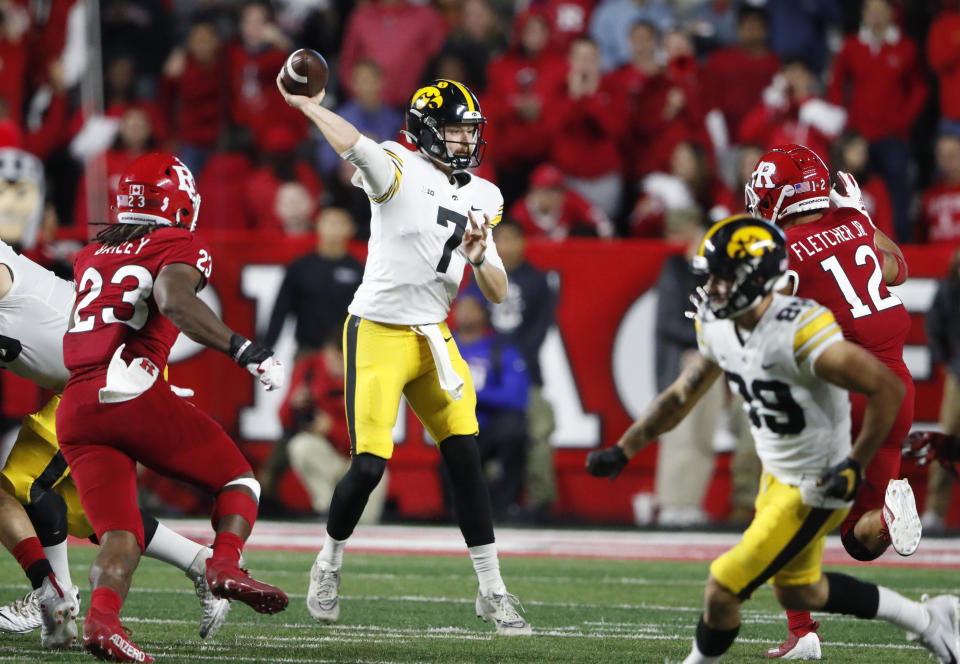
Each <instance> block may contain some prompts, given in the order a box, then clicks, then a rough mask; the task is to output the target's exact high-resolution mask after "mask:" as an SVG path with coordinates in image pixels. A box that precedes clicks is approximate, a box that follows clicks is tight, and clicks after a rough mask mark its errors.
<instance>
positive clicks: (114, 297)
mask: <svg viewBox="0 0 960 664" xmlns="http://www.w3.org/2000/svg"><path fill="white" fill-rule="evenodd" d="M172 263H186V264H187V265H192V266H194V267H196V268H197V269H198V270H200V272H201V273H203V281H202V282H201V288H202V287H203V285H205V284H206V280H207V279H208V278H209V277H210V272H211V271H212V269H213V259H212V257H211V256H210V250H209V248H208V247H207V245H206V243H204V242H203V240H201V239H200V238H199V237H197V235H196V234H195V233H192V232H191V231H190V230H189V229H187V228H182V227H178V226H171V227H163V228H158V229H157V230H155V231H153V232H151V233H148V234H147V235H145V236H144V237H142V238H139V239H137V240H134V241H133V242H124V243H121V244H119V245H113V246H106V245H102V244H97V243H94V244H90V245H87V246H86V247H84V248H83V249H82V250H81V251H80V253H78V254H77V257H76V260H75V262H74V266H73V267H74V275H75V277H76V280H77V287H76V288H77V299H76V304H75V311H74V315H73V327H72V328H71V329H70V330H69V331H68V332H67V333H66V334H65V335H64V338H63V359H64V363H65V364H66V365H67V369H69V370H70V380H71V381H73V380H75V379H77V378H82V377H86V376H90V377H92V376H95V375H99V374H101V373H105V372H106V370H107V366H108V365H109V364H110V359H111V358H112V357H113V354H114V352H115V351H116V350H117V348H119V347H120V345H121V344H126V348H124V351H123V356H124V357H126V358H127V359H128V361H129V359H130V358H134V357H145V358H147V359H148V360H150V361H151V362H153V363H154V365H156V366H157V367H160V368H161V369H162V368H163V367H165V366H166V365H167V357H168V356H169V355H170V347H171V346H173V343H174V342H175V341H176V339H177V335H178V334H179V333H180V331H179V330H178V329H177V327H176V326H175V325H174V324H173V323H172V322H171V321H170V319H168V318H167V317H166V316H164V315H163V314H161V313H160V311H159V310H158V308H157V303H156V301H155V300H154V299H153V284H154V282H155V281H156V278H157V276H158V275H159V274H160V270H161V269H163V267H164V266H166V265H170V264H172Z"/></svg>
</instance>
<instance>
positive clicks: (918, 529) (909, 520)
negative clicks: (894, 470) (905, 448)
mask: <svg viewBox="0 0 960 664" xmlns="http://www.w3.org/2000/svg"><path fill="white" fill-rule="evenodd" d="M883 520H884V523H886V525H887V533H888V534H889V535H890V544H892V545H893V550H894V551H896V552H897V553H899V554H900V555H901V556H909V555H910V554H912V553H913V552H914V551H916V550H917V547H918V546H920V535H921V533H922V532H923V527H922V526H921V525H920V515H919V514H917V501H916V500H915V499H914V497H913V489H912V488H911V487H910V483H909V482H908V481H907V480H890V482H889V483H888V484H887V493H886V495H885V496H884V500H883Z"/></svg>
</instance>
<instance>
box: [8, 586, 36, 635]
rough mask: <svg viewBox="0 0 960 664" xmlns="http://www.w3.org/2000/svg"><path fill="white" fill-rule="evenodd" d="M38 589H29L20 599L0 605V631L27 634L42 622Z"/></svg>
mask: <svg viewBox="0 0 960 664" xmlns="http://www.w3.org/2000/svg"><path fill="white" fill-rule="evenodd" d="M39 592H40V589H39V588H37V589H36V590H31V591H30V592H28V593H27V594H26V595H24V596H23V597H21V598H20V599H17V600H14V601H12V602H10V603H9V604H7V605H6V606H0V632H6V633H8V634H29V633H30V632H32V631H33V630H35V629H37V628H38V627H40V625H42V624H43V618H42V617H41V615H40V600H39V599H38V598H37V595H38V594H39Z"/></svg>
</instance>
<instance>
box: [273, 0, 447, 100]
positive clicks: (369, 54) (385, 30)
mask: <svg viewBox="0 0 960 664" xmlns="http://www.w3.org/2000/svg"><path fill="white" fill-rule="evenodd" d="M446 34H447V27H446V26H445V25H444V22H443V19H441V17H440V15H439V14H438V13H437V12H436V11H435V10H434V9H432V8H430V7H425V6H422V5H414V4H411V3H409V2H407V1H406V0H375V1H374V2H371V3H369V4H366V5H362V6H359V7H357V8H356V9H354V10H353V12H352V13H351V14H350V16H349V18H348V19H347V25H346V30H345V35H344V38H343V47H342V48H341V50H340V80H341V82H342V83H343V84H344V87H346V89H347V92H348V93H349V94H353V91H352V90H351V89H350V82H351V81H352V80H353V65H354V63H356V62H357V61H358V60H372V61H373V62H376V63H377V64H378V65H380V67H381V69H382V70H383V80H384V86H383V98H384V100H385V101H386V102H387V103H388V104H390V105H391V106H396V107H405V106H406V105H407V102H408V101H409V100H410V97H411V95H412V94H413V93H414V91H415V90H416V89H417V86H418V85H419V84H420V77H421V74H422V73H423V70H424V68H426V66H427V63H428V62H430V60H432V59H433V57H434V56H435V55H436V54H437V53H439V52H440V48H441V47H442V46H443V42H444V39H445V37H446ZM274 76H276V74H274Z"/></svg>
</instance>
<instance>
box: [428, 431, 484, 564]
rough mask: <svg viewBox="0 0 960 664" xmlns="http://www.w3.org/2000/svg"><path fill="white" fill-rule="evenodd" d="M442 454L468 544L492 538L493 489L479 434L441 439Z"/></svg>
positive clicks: (459, 519) (471, 544)
mask: <svg viewBox="0 0 960 664" xmlns="http://www.w3.org/2000/svg"><path fill="white" fill-rule="evenodd" d="M440 454H441V455H442V456H443V462H444V463H445V464H446V466H447V471H449V473H450V485H451V486H450V490H451V491H452V493H453V507H454V511H456V513H457V523H459V525H460V532H461V533H463V539H464V541H465V542H466V543H467V546H468V547H471V546H481V545H483V544H490V543H492V542H493V514H492V511H491V508H490V492H489V491H488V490H487V483H486V482H484V480H483V471H482V470H481V468H480V451H479V450H478V448H477V439H476V436H450V437H449V438H445V439H444V440H443V442H441V443H440Z"/></svg>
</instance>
